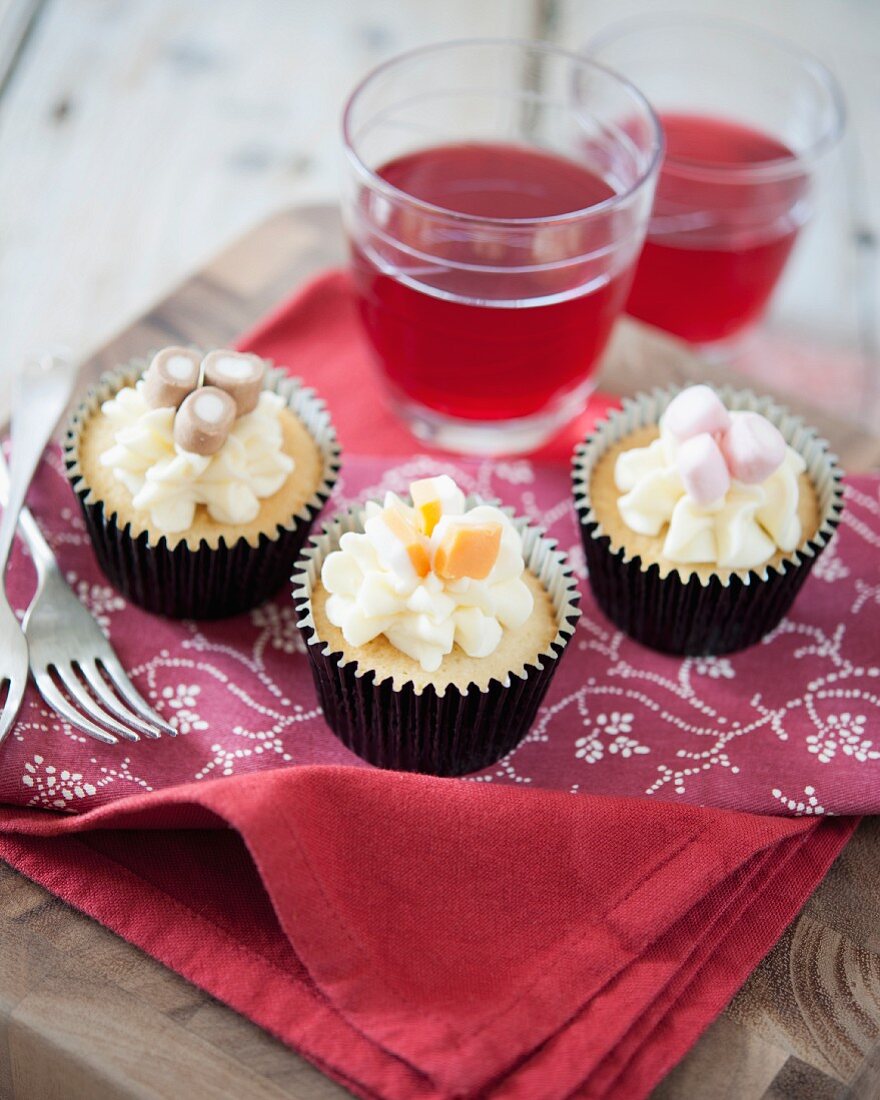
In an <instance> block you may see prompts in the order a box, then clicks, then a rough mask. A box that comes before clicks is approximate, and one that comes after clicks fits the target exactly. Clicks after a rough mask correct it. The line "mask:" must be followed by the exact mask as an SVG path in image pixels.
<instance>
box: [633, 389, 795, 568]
mask: <svg viewBox="0 0 880 1100" xmlns="http://www.w3.org/2000/svg"><path fill="white" fill-rule="evenodd" d="M703 388H704V387H701V389H703ZM685 392H687V391H685ZM671 409H672V406H670V410H671ZM725 412H726V410H725ZM755 415H756V414H754V413H742V412H731V413H729V414H727V415H726V421H725V427H724V428H723V429H722V430H716V431H715V432H714V433H711V432H703V433H700V435H699V437H697V436H695V435H691V436H689V437H687V438H683V437H682V436H683V433H682V432H680V431H675V430H673V424H675V426H676V427H677V426H678V425H677V422H676V419H675V417H674V416H673V417H670V416H669V415H668V413H667V415H666V416H664V417H661V419H660V436H659V438H658V439H656V440H654V441H653V442H652V443H651V444H649V445H648V446H647V447H634V448H631V449H630V450H627V451H624V452H622V453H621V454H620V455H618V457H617V461H616V464H615V468H614V480H615V483H616V485H617V488H618V490H619V491H620V492H621V494H622V495H621V496H620V497H619V498H618V501H617V506H618V510H619V512H620V515H621V518H622V519H623V521H624V523H625V524H626V525H627V527H629V528H630V530H632V531H635V532H637V533H638V534H642V535H652V536H657V535H660V534H661V533H662V532H663V530H664V528H665V529H666V534H665V537H664V541H663V550H662V553H663V557H664V558H666V559H667V560H669V561H671V562H676V563H679V564H709V565H715V566H718V567H721V568H729V569H752V568H755V567H757V566H759V565H761V564H763V563H764V562H766V561H767V560H768V559H769V558H771V557H772V556H773V554H774V553H776V551H777V550H782V551H784V552H790V551H792V550H795V549H796V548H797V546H798V545H799V544H800V541H801V537H802V532H801V523H800V519H799V517H798V499H799V486H798V476H799V475H800V474H801V473H802V472H803V471H804V469H805V468H806V464H805V463H804V460H803V458H801V456H800V455H799V454H798V453H797V452H796V451H794V450H793V449H792V448H791V447H789V446H787V445H786V446H785V447H784V450H783V449H782V445H781V444H780V450H779V454H780V455H781V460H779V461H778V462H776V463H775V468H774V469H773V471H772V473H770V474H769V476H767V477H765V478H764V479H763V480H761V481H760V482H758V483H756V484H755V483H747V482H746V481H743V480H740V479H738V478H737V477H735V476H733V475H732V474H730V473H728V471H727V470H726V469H724V468H723V465H722V471H723V472H722V474H721V476H720V478H719V475H718V473H717V471H716V470H715V469H713V468H710V467H709V460H711V461H716V462H717V461H721V462H722V463H723V462H724V459H726V460H727V465H728V466H731V465H732V466H733V468H734V469H738V468H739V467H737V466H736V463H735V462H734V461H733V460H732V459H731V446H730V445H728V441H729V440H733V441H734V444H736V442H737V435H738V434H739V433H743V432H744V430H745V429H746V428H751V427H752V425H751V424H750V422H748V421H747V420H744V419H743V418H754V417H755ZM670 420H672V421H673V423H670ZM761 420H763V418H761ZM763 422H764V424H765V425H767V421H763ZM768 426H769V425H768ZM763 430H765V429H762V431H763ZM774 431H775V429H774ZM759 434H760V433H759ZM697 439H699V441H700V443H701V444H702V443H703V441H704V440H709V441H710V442H711V441H714V442H712V445H711V446H710V444H709V443H706V444H705V447H704V455H708V456H709V457H708V460H707V459H706V458H705V457H703V456H698V460H699V461H703V462H704V463H705V465H706V468H707V470H708V473H707V475H706V477H705V478H704V483H709V484H715V485H718V486H719V488H721V489H722V490H723V491H721V492H720V493H719V495H717V497H715V499H708V500H707V499H706V496H707V494H706V493H705V492H701V491H700V490H702V489H703V485H701V484H700V483H699V480H697V481H696V482H694V481H692V480H690V475H692V469H691V466H690V461H689V456H690V455H691V454H692V453H693V452H694V451H699V450H700V447H698V446H694V444H695V440H697ZM716 443H717V451H718V455H717V456H716V452H715V444H716ZM761 443H762V444H763V440H762V441H761ZM722 456H723V457H722ZM770 465H771V466H773V465H774V463H773V462H771V463H770ZM744 476H745V475H744ZM695 484H696V485H699V489H697V488H694V487H693V486H694V485H695ZM689 486H691V488H690V491H689ZM708 495H709V496H711V495H712V494H711V492H710V493H709V494H708Z"/></svg>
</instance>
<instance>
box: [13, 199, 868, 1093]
mask: <svg viewBox="0 0 880 1100" xmlns="http://www.w3.org/2000/svg"><path fill="white" fill-rule="evenodd" d="M342 255H343V245H342V238H341V232H340V228H339V223H338V217H337V215H336V213H335V211H334V209H333V208H331V207H327V206H314V207H306V208H301V209H298V210H288V211H284V212H282V213H279V214H278V215H276V216H274V217H273V218H271V219H270V220H269V221H267V222H265V223H264V224H263V225H261V226H260V227H258V228H257V229H256V230H255V231H254V232H252V233H250V234H248V235H247V236H246V237H244V238H243V239H242V240H241V241H240V242H238V243H237V244H235V245H234V246H233V247H232V248H230V249H228V250H227V251H226V252H224V253H223V254H222V255H220V256H219V257H218V258H217V259H216V260H215V261H214V262H212V263H211V264H210V265H209V266H208V267H207V268H206V269H205V271H204V272H202V273H201V274H199V275H196V276H195V277H193V278H192V279H190V280H188V281H187V282H185V283H184V284H183V285H182V286H181V287H179V288H178V289H177V290H176V291H174V292H173V293H172V294H170V295H169V296H168V297H166V298H164V299H163V300H162V301H161V302H159V303H157V304H156V305H155V306H154V307H153V308H152V309H150V310H149V311H148V312H147V314H146V315H145V316H144V318H143V319H142V320H141V321H139V322H137V323H136V324H134V325H132V326H130V327H128V328H126V329H125V330H124V331H122V332H120V333H119V335H118V336H116V337H115V338H114V339H113V340H111V341H110V342H109V344H108V345H107V346H106V347H104V348H103V349H102V350H101V351H100V352H99V353H98V354H97V355H95V356H94V357H93V358H92V359H91V360H90V362H89V363H88V364H86V367H85V371H84V379H83V382H84V383H85V381H86V380H87V379H88V378H93V377H95V376H96V375H97V374H98V373H100V371H102V370H104V369H107V368H108V367H111V366H114V365H116V364H117V363H119V362H120V361H124V360H125V359H127V358H129V357H130V356H132V355H136V354H143V353H144V352H146V351H148V350H149V349H150V348H152V347H155V346H156V345H157V344H161V343H167V342H171V341H183V342H186V341H193V342H195V343H201V344H214V345H220V344H223V343H226V342H227V341H228V340H229V339H231V338H232V337H234V336H235V335H236V334H237V333H238V332H240V331H241V330H242V329H243V328H246V327H248V326H249V325H251V324H252V323H253V322H254V321H255V320H256V319H257V318H258V317H259V316H260V315H262V314H263V313H265V312H266V311H267V310H268V309H269V308H271V307H272V306H273V305H275V304H276V303H277V301H278V300H279V299H281V298H282V297H284V296H285V295H287V294H289V293H290V292H291V291H292V290H293V288H294V287H295V286H296V285H297V284H298V283H300V282H301V281H302V280H303V279H304V278H307V277H308V276H309V275H311V274H313V273H314V272H315V271H317V270H319V269H320V268H322V267H325V266H327V265H328V264H330V263H335V262H339V261H340V260H341V259H342ZM706 373H707V368H706V367H705V365H701V364H699V363H698V362H697V361H696V360H694V359H693V357H692V356H690V355H689V353H687V352H686V351H685V350H684V349H683V348H681V347H680V346H679V345H676V344H675V343H674V342H672V341H669V340H668V339H667V338H666V337H663V336H661V335H660V334H656V333H652V332H650V331H649V330H646V329H644V328H642V327H640V326H638V325H635V324H632V323H625V324H624V325H622V326H621V330H620V331H619V332H618V334H617V336H616V338H615V341H614V344H613V346H612V348H611V349H610V351H609V354H608V356H607V358H606V362H605V363H604V365H603V374H602V378H603V385H604V386H606V388H611V389H613V390H616V392H621V393H624V392H632V391H634V390H636V389H642V388H645V386H649V385H655V384H658V383H660V382H662V381H664V380H667V379H669V380H672V379H688V378H697V377H705V375H706ZM718 377H720V375H719V376H718ZM804 412H805V413H806V414H807V416H808V418H809V419H810V420H811V421H813V422H816V423H819V424H820V425H821V426H822V428H823V430H824V431H826V433H827V434H828V436H829V438H830V439H831V440H832V442H833V444H834V446H835V447H837V448H838V449H839V451H840V452H841V454H843V455H844V456H846V461H847V463H848V464H849V466H850V468H851V469H856V468H867V467H868V466H869V465H871V464H875V463H877V462H878V461H880V441H878V438H877V436H872V435H870V433H868V432H866V431H864V430H858V429H854V428H852V427H851V425H848V424H847V423H846V422H843V421H841V420H839V419H837V418H834V417H830V416H828V415H827V414H823V413H822V412H821V411H817V410H815V409H810V408H809V407H808V406H807V407H805V408H804ZM878 882H880V819H878V820H873V819H872V820H866V821H865V822H864V823H863V824H862V826H861V828H860V829H859V830H858V832H857V833H856V835H855V837H854V839H853V840H852V841H851V843H850V844H849V845H848V846H847V848H846V849H845V850H844V852H843V853H842V855H841V856H840V858H839V859H838V860H837V862H836V863H835V864H834V866H833V867H832V869H831V871H830V873H829V875H828V877H827V878H826V880H825V882H823V883H822V885H821V886H820V888H819V889H818V891H817V892H816V893H815V894H814V896H813V897H812V898H811V899H810V901H809V902H808V903H807V906H806V908H805V909H804V911H803V913H802V914H801V916H800V917H799V918H798V919H797V920H796V921H795V922H794V923H793V925H792V926H791V927H790V928H789V929H788V931H787V932H786V934H785V935H784V936H783V938H782V940H781V941H780V943H779V944H778V945H777V946H776V948H774V950H773V951H772V952H771V953H770V954H769V955H768V957H767V958H766V959H765V960H764V961H763V962H762V963H761V965H760V966H759V967H758V969H757V970H756V971H755V973H754V974H753V975H752V977H751V978H750V979H749V980H748V982H747V983H746V985H745V986H744V987H743V989H742V990H741V992H740V993H739V994H738V995H737V997H736V998H735V999H734V1000H733V1002H732V1004H731V1005H730V1006H729V1007H728V1009H727V1011H726V1012H725V1013H724V1014H723V1015H722V1016H721V1017H720V1019H719V1020H718V1021H716V1023H715V1024H714V1025H712V1027H710V1028H709V1030H708V1031H707V1032H706V1034H705V1035H704V1036H703V1037H702V1039H701V1040H700V1041H699V1042H698V1043H697V1044H696V1046H695V1047H694V1048H693V1050H692V1051H691V1052H690V1053H689V1054H688V1056H687V1057H686V1058H685V1059H684V1060H683V1061H682V1062H681V1063H680V1065H679V1066H677V1067H676V1068H675V1069H674V1070H673V1072H672V1073H671V1074H670V1075H669V1076H668V1077H667V1079H666V1080H665V1081H664V1082H663V1083H662V1084H661V1085H660V1086H659V1087H658V1089H657V1090H656V1093H655V1100H824V1098H830V1100H877V1098H880V891H878V888H877V883H878ZM154 1055H155V1056H154ZM184 1091H189V1092H190V1093H191V1094H192V1095H195V1096H198V1097H202V1096H206V1097H212V1096H217V1097H220V1096H224V1097H248V1098H251V1097H254V1098H258V1100H259V1098H263V1097H266V1098H269V1097H275V1096H282V1095H283V1096H286V1097H288V1098H292V1100H332V1098H335V1097H341V1096H344V1095H347V1094H346V1093H345V1092H344V1091H343V1090H342V1089H341V1088H339V1087H338V1086H336V1085H335V1084H333V1083H332V1082H330V1081H329V1080H327V1079H326V1078H324V1077H322V1076H321V1075H320V1074H319V1073H318V1071H317V1070H315V1069H313V1068H312V1067H310V1066H309V1065H307V1064H306V1063H305V1062H304V1061H303V1060H302V1059H300V1058H299V1057H298V1056H297V1055H296V1054H295V1053H294V1052H293V1051H291V1050H288V1049H287V1048H285V1047H284V1046H282V1045H281V1044H280V1043H278V1042H276V1041H275V1040H274V1039H273V1038H271V1036H269V1035H267V1034H266V1033H265V1032H263V1031H261V1030H260V1029H259V1028H257V1027H255V1026H254V1025H253V1024H251V1023H250V1022H249V1021H248V1020H246V1019H244V1018H243V1017H241V1016H238V1015H236V1014H235V1013H234V1012H232V1011H231V1010H229V1009H227V1008H225V1007H224V1006H223V1005H220V1004H218V1003H217V1002H216V1001H215V1000H213V999H212V998H211V997H209V996H208V995H207V994H205V993H202V992H201V991H200V990H198V989H197V988H195V987H194V986H192V985H189V984H188V983H187V982H185V981H184V980H183V979H182V978H180V977H178V976H177V975H176V974H174V973H172V972H170V971H168V970H166V969H164V968H163V967H162V966H160V965H159V964H158V963H156V962H155V961H154V960H152V959H150V958H149V957H148V956H146V955H144V954H143V953H142V952H140V951H139V950H137V949H136V948H134V947H132V946H131V945H129V944H126V943H125V942H124V941H122V940H121V939H119V938H117V937H116V936H115V935H113V934H112V933H110V932H108V931H107V930H106V929H104V928H102V927H101V926H100V925H98V924H96V923H95V922H93V921H91V920H89V919H88V918H86V917H83V916H81V915H80V914H78V913H76V912H74V911H72V910H71V909H69V908H68V907H67V906H65V905H64V904H63V903H62V902H60V901H59V900H58V899H56V898H54V897H52V895H50V894H48V893H47V892H46V891H45V890H43V889H42V888H41V887H38V886H36V885H34V884H33V883H31V882H28V881H27V880H26V879H24V878H23V877H22V876H20V875H19V874H17V873H16V872H14V871H12V870H11V869H10V868H9V867H7V866H5V865H3V864H0V1100H33V1098H36V1097H39V1098H43V1097H58V1098H63V1100H105V1098H111V1097H112V1098H120V1097H125V1098H129V1097H165V1096H168V1095H176V1094H177V1093H178V1092H184ZM536 1100H538V1098H536ZM622 1100H626V1098H622Z"/></svg>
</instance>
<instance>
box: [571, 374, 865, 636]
mask: <svg viewBox="0 0 880 1100" xmlns="http://www.w3.org/2000/svg"><path fill="white" fill-rule="evenodd" d="M679 392H680V387H675V388H671V389H666V390H655V391H653V392H652V393H649V394H648V393H646V394H641V395H639V396H637V397H635V398H632V399H628V400H626V401H624V405H623V409H622V410H620V411H619V412H616V413H612V414H611V416H610V417H609V418H608V419H607V420H605V421H603V422H602V423H600V424H599V425H597V427H596V429H595V431H594V432H593V433H592V434H591V435H590V436H589V437H588V438H587V440H586V442H585V443H582V444H581V445H580V446H579V447H577V448H576V449H575V453H574V459H573V464H572V485H573V491H574V501H575V508H576V510H577V515H578V520H579V526H580V531H581V538H582V540H583V544H584V553H585V555H586V561H587V569H588V573H589V582H590V587H591V589H592V590H593V594H594V596H595V597H596V602H597V603H598V604H599V607H600V608H601V609H602V610H603V611H604V612H605V614H606V615H607V616H608V618H609V619H611V621H612V622H613V623H614V624H615V625H616V626H618V627H619V628H620V629H621V630H623V631H625V632H626V633H627V634H629V635H630V636H631V637H633V638H635V639H636V640H637V641H639V642H642V643H643V644H644V645H647V646H650V647H651V648H652V649H658V650H662V651H663V652H666V653H676V654H682V655H688V656H700V655H708V654H721V653H731V652H733V651H734V650H738V649H744V648H745V647H746V646H750V645H753V644H754V643H755V642H757V641H759V640H760V639H761V638H762V637H763V636H764V635H765V634H768V633H769V632H770V631H771V630H773V629H774V627H776V626H777V625H778V624H779V622H780V620H781V619H782V618H783V616H784V615H785V614H786V612H787V611H788V610H789V608H790V607H791V605H792V603H793V602H794V599H795V597H796V596H797V594H798V592H799V591H800V588H801V586H802V585H803V583H804V581H805V580H806V579H807V576H808V575H809V572H810V570H811V569H812V567H813V565H814V563H815V561H816V559H817V558H818V557H819V555H820V554H821V553H822V551H823V550H824V548H825V547H826V546H827V544H828V541H829V539H830V538H831V536H832V535H833V533H834V531H835V529H836V527H837V525H838V523H839V522H840V515H841V512H842V511H843V490H842V485H841V479H842V476H843V475H842V471H841V470H840V467H839V466H838V465H837V461H836V458H835V456H834V455H832V454H830V453H829V450H828V444H827V442H826V441H825V440H824V439H821V438H819V436H818V435H817V433H816V432H815V431H814V430H813V429H812V428H810V427H808V426H807V425H806V424H805V423H804V422H803V420H801V419H800V418H799V417H796V416H793V415H792V414H791V413H790V412H788V410H787V409H785V408H783V407H782V406H781V405H777V404H776V403H775V402H774V401H773V400H771V399H770V398H767V397H758V396H757V395H755V394H754V393H752V392H751V391H750V390H735V389H733V388H731V387H729V386H725V387H722V388H718V390H717V392H718V394H719V396H720V397H721V400H722V401H723V402H724V403H725V405H726V406H727V407H728V409H730V410H731V411H751V412H758V413H761V415H762V416H765V417H766V418H767V419H768V420H769V421H770V422H771V423H773V424H775V425H776V427H777V428H778V429H779V430H780V432H781V433H782V435H783V437H784V439H785V441H786V443H788V444H789V445H790V446H791V447H792V448H793V449H794V450H796V451H797V452H798V453H799V454H800V455H801V456H802V457H803V459H804V461H805V462H806V464H807V473H808V474H809V476H810V479H811V480H812V482H813V485H814V487H815V489H816V493H817V496H818V501H819V516H820V519H819V525H818V528H817V530H816V533H815V534H814V535H813V537H812V538H811V539H809V540H808V541H807V542H806V543H804V544H803V545H802V546H801V547H800V548H799V549H797V550H795V551H793V552H792V553H791V554H789V555H787V556H786V557H785V558H783V559H782V561H781V562H780V563H779V564H778V565H776V564H769V563H768V564H767V565H764V566H760V567H758V568H757V569H751V570H748V571H742V572H740V573H732V574H731V575H730V576H729V577H727V578H723V577H721V576H718V575H713V576H711V577H709V579H708V581H703V580H701V579H700V578H699V577H698V576H697V575H696V574H695V573H691V574H690V575H689V576H688V577H687V579H683V578H682V576H681V575H680V573H679V572H678V571H677V570H672V571H671V572H669V573H667V574H666V575H665V576H661V571H660V567H659V566H658V565H657V564H656V563H655V564H652V565H650V566H648V567H647V568H645V566H644V565H643V563H642V560H641V558H640V557H638V555H634V556H629V555H628V553H627V551H626V548H625V547H618V548H615V547H614V546H613V545H612V542H611V538H610V537H609V536H608V535H607V534H606V533H605V532H604V531H603V529H602V525H601V523H600V521H599V518H598V516H597V515H596V513H595V512H594V510H593V508H592V504H591V501H590V481H591V478H592V474H593V470H594V468H595V465H596V463H597V462H598V460H599V459H600V458H601V456H602V455H603V454H604V453H605V452H606V451H607V450H608V448H609V447H611V446H613V445H614V444H615V443H617V442H618V441H619V440H621V439H623V438H624V437H625V436H627V435H629V434H630V433H631V432H634V431H636V430H637V429H638V428H642V427H646V426H648V425H651V424H656V423H657V421H658V420H659V419H660V416H661V415H662V414H663V412H664V410H665V409H666V406H667V405H668V404H669V402H670V401H671V400H672V398H673V397H675V395H676V394H677V393H679Z"/></svg>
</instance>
